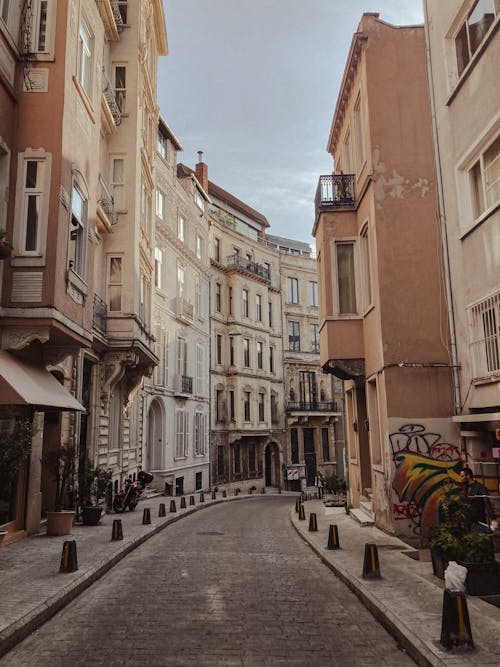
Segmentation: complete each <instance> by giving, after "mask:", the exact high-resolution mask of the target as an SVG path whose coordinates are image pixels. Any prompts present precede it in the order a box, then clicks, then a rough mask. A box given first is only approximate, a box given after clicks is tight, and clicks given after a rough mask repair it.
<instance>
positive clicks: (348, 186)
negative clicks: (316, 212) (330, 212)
mask: <svg viewBox="0 0 500 667" xmlns="http://www.w3.org/2000/svg"><path fill="white" fill-rule="evenodd" d="M315 204H316V209H318V208H322V207H336V206H353V205H354V174H326V175H324V176H320V177H319V182H318V187H317V189H316V198H315Z"/></svg>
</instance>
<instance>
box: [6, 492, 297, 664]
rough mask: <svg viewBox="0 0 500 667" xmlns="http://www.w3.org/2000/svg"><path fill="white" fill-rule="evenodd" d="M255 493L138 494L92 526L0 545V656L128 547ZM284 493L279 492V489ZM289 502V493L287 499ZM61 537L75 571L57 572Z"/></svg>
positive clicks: (92, 579) (114, 561)
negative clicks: (116, 535)
mask: <svg viewBox="0 0 500 667" xmlns="http://www.w3.org/2000/svg"><path fill="white" fill-rule="evenodd" d="M257 495H258V494H255V495H252V496H250V495H248V496H247V495H245V494H240V495H238V496H229V495H228V497H227V498H224V499H223V498H222V494H221V493H218V494H217V499H216V500H212V499H211V494H210V493H205V494H204V497H205V502H200V494H199V492H197V493H196V494H194V499H195V503H196V504H195V505H194V506H190V505H189V496H186V504H187V508H186V509H180V498H175V499H173V498H170V497H165V496H161V495H158V496H156V497H152V498H145V499H141V501H140V503H139V505H138V507H137V509H136V510H135V512H129V511H126V512H124V513H123V514H114V513H111V514H106V515H104V516H103V518H102V519H101V523H100V524H99V525H97V526H83V525H81V524H76V525H74V526H73V529H72V533H71V535H66V536H65V537H47V536H46V534H45V530H43V531H42V532H41V533H40V534H39V535H35V536H32V537H29V538H26V539H24V540H21V541H19V542H15V543H13V544H10V545H8V546H7V547H4V548H2V549H0V591H1V594H0V657H1V656H2V655H4V654H5V653H7V651H9V650H10V649H11V648H12V647H13V646H15V645H16V644H17V643H19V642H20V641H21V640H22V639H24V638H25V637H27V636H28V635H29V634H31V633H32V632H33V631H34V630H36V628H38V627H40V625H42V623H44V622H45V621H47V620H48V619H49V618H51V617H52V616H53V615H54V614H55V613H57V612H58V611H59V610H60V609H62V608H63V607H64V606H65V605H67V604H68V603H69V602H70V601H71V600H73V599H74V598H75V597H76V596H77V595H79V594H80V593H81V592H82V591H84V590H85V589H86V588H87V587H88V586H90V585H91V584H92V583H93V582H94V581H96V580H97V579H99V577H101V576H102V575H103V574H105V573H106V572H107V571H108V570H109V569H111V568H112V567H113V565H115V564H116V563H117V562H118V561H120V560H121V559H122V558H124V557H125V556H126V555H127V554H128V553H130V551H132V550H133V549H135V548H136V547H138V546H139V545H140V544H142V543H143V542H145V541H146V540H147V539H148V538H150V537H152V536H153V535H155V534H156V533H158V532H159V531H161V530H163V528H166V527H167V526H168V525H169V524H171V523H173V522H174V521H178V520H179V519H180V518H182V517H183V516H186V515H189V514H192V513H193V512H198V511H200V510H203V509H205V508H207V507H210V506H211V505H216V504H218V503H221V502H230V501H234V500H239V499H241V498H252V497H256V496H257ZM283 495H285V494H283ZM171 500H175V501H176V508H177V511H176V513H170V501H171ZM292 502H294V500H292V498H290V503H292ZM160 503H164V504H165V509H166V512H167V515H166V517H164V518H158V507H159V505H160ZM146 507H149V508H150V514H151V524H150V525H142V517H143V510H144V508H146ZM114 519H121V521H122V529H123V540H120V541H116V542H113V541H111V533H112V526H113V520H114ZM65 540H76V544H77V557H78V567H79V569H78V571H77V572H73V573H66V574H61V573H60V572H59V566H60V563H61V554H62V547H63V544H64V541H65Z"/></svg>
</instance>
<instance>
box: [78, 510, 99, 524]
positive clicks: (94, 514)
mask: <svg viewBox="0 0 500 667" xmlns="http://www.w3.org/2000/svg"><path fill="white" fill-rule="evenodd" d="M101 516H102V508H101V507H95V506H94V505H87V506H85V507H82V522H83V524H84V525H85V526H97V524H98V523H99V521H100V520H101Z"/></svg>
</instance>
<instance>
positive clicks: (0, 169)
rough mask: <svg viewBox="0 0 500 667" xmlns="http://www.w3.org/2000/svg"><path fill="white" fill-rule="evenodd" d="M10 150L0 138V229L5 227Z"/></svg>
mask: <svg viewBox="0 0 500 667" xmlns="http://www.w3.org/2000/svg"><path fill="white" fill-rule="evenodd" d="M9 172H10V151H9V150H8V149H7V148H6V147H5V146H3V145H2V142H1V140H0V229H5V228H6V227H7V204H8V201H9Z"/></svg>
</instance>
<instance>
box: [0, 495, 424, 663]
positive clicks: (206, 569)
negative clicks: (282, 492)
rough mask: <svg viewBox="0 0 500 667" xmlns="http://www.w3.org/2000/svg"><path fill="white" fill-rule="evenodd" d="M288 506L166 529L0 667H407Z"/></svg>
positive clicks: (206, 514)
mask: <svg viewBox="0 0 500 667" xmlns="http://www.w3.org/2000/svg"><path fill="white" fill-rule="evenodd" d="M289 510H290V498H286V497H266V498H255V499H251V500H242V501H239V502H233V503H227V504H222V505H218V506H214V507H213V508H207V510H205V511H203V512H200V513H197V514H195V515H193V516H192V517H187V518H186V519H185V520H182V521H179V522H177V523H175V524H174V525H172V526H169V527H168V528H167V529H166V530H164V531H163V532H161V533H160V534H159V535H157V536H156V537H154V538H152V539H150V540H149V541H148V542H146V543H145V544H144V545H142V546H141V547H139V548H138V549H137V550H136V551H134V552H133V553H132V554H130V555H129V556H127V557H126V558H125V559H124V560H123V561H122V562H121V563H119V564H118V565H117V566H116V567H115V568H113V569H112V570H111V571H110V572H109V573H108V574H107V575H105V576H104V577H103V578H102V579H101V580H99V581H98V582H97V583H96V584H94V585H93V586H91V587H90V588H89V589H88V590H87V591H86V592H84V593H83V594H82V595H81V596H80V597H79V598H78V599H77V600H75V601H74V602H73V603H71V604H70V605H69V606H68V607H66V608H65V609H64V610H63V611H62V612H60V613H59V614H57V615H56V616H55V617H54V618H53V619H52V620H51V621H49V622H47V623H46V624H45V625H44V626H43V627H42V628H40V630H38V631H37V632H35V633H34V634H33V635H32V636H31V637H29V638H28V639H26V640H25V641H24V642H22V643H21V644H20V645H19V646H17V647H16V648H15V649H14V650H13V651H11V652H10V653H9V654H7V655H6V656H5V657H4V658H3V659H2V660H0V665H2V666H3V665H5V666H7V665H8V666H9V667H13V666H14V665H35V664H36V665H41V666H43V665H51V666H56V665H80V664H81V665H84V664H85V665H87V666H92V665H101V664H102V665H138V664H141V665H158V666H159V665H175V666H176V667H182V666H184V665H186V666H187V665H197V666H205V665H255V666H258V665H301V666H306V665H313V666H319V665H322V666H323V665H342V667H346V666H348V665H360V666H361V665H377V666H379V665H394V666H396V665H397V666H398V667H399V666H403V665H410V664H414V663H413V662H412V661H411V659H410V658H409V657H408V656H407V655H406V654H405V653H404V652H402V651H401V650H400V649H399V648H398V647H397V645H396V643H395V642H394V640H393V639H392V638H391V637H390V636H389V635H388V634H387V632H386V631H385V630H384V629H383V628H382V626H381V625H380V624H379V623H378V622H377V621H375V619H374V618H373V617H372V616H371V614H370V613H369V612H368V611H367V610H366V609H365V608H364V607H363V605H362V604H361V603H360V602H359V601H358V599H357V598H356V597H355V596H354V595H353V594H352V593H351V592H350V591H349V590H348V589H347V588H346V587H345V586H344V584H342V583H341V582H340V581H338V580H337V579H336V577H335V576H334V575H333V574H332V572H330V570H328V569H327V568H326V567H325V566H324V565H323V564H322V563H321V562H320V561H319V560H318V558H317V557H316V556H315V555H314V554H313V553H312V551H311V550H310V549H309V548H308V547H307V546H306V545H305V544H304V543H303V542H302V540H301V539H300V538H299V537H298V536H297V535H296V533H295V532H294V530H293V528H292V526H291V525H290V523H289V519H288V512H289Z"/></svg>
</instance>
